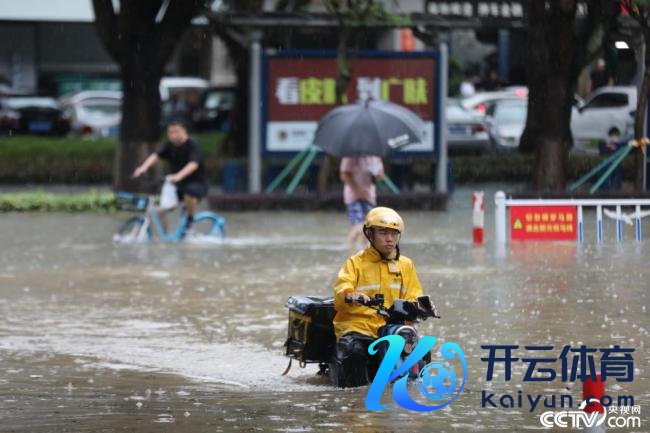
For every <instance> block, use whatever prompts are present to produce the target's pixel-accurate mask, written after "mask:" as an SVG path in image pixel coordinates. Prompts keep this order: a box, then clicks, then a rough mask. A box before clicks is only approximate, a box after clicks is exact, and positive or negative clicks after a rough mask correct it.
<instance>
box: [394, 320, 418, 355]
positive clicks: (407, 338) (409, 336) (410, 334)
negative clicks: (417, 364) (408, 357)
mask: <svg viewBox="0 0 650 433" xmlns="http://www.w3.org/2000/svg"><path fill="white" fill-rule="evenodd" d="M397 335H399V336H401V337H402V338H403V339H404V353H406V354H409V353H411V352H413V349H415V346H417V345H418V341H419V339H420V337H418V334H417V332H415V329H414V328H413V327H411V326H402V327H401V328H399V329H398V330H397Z"/></svg>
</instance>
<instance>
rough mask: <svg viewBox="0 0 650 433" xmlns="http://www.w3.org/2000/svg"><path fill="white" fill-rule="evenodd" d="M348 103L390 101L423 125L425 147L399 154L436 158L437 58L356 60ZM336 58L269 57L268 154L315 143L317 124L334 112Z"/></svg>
mask: <svg viewBox="0 0 650 433" xmlns="http://www.w3.org/2000/svg"><path fill="white" fill-rule="evenodd" d="M349 62H350V66H351V70H352V76H351V78H350V80H349V82H348V86H347V89H346V92H345V97H344V103H352V102H355V101H357V100H358V99H361V98H364V97H371V98H374V99H384V100H390V101H391V102H395V103H397V104H400V105H403V106H405V107H407V108H409V109H410V110H412V111H414V112H415V113H417V114H418V115H419V116H420V117H421V118H422V119H423V120H424V121H425V131H424V134H425V139H424V140H423V141H424V142H423V143H417V144H412V145H409V146H406V147H404V148H403V150H400V152H413V151H418V152H432V151H433V141H434V130H435V122H436V121H437V118H438V116H437V110H439V107H438V105H439V104H438V103H437V102H438V95H437V87H436V85H437V81H436V80H437V79H438V78H437V68H438V63H437V60H436V58H435V57H434V55H433V54H431V55H430V56H428V57H423V56H421V55H418V56H413V57H404V54H402V55H400V56H396V57H357V58H350V60H349ZM336 71H337V68H336V58H335V57H334V56H332V57H295V56H291V57H287V56H283V55H277V56H268V57H267V61H266V83H264V84H265V88H266V92H267V96H266V101H265V102H266V113H265V115H266V136H265V137H264V138H265V150H266V151H268V152H296V151H300V150H303V149H304V148H306V147H307V146H309V145H310V144H311V143H312V139H313V136H314V132H315V131H316V127H317V125H318V121H319V120H320V119H321V118H322V117H323V116H324V115H325V114H326V113H327V112H328V111H330V110H331V109H333V108H334V107H336Z"/></svg>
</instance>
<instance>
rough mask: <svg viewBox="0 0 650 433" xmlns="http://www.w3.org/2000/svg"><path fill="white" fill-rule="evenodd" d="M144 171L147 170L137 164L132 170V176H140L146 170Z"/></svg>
mask: <svg viewBox="0 0 650 433" xmlns="http://www.w3.org/2000/svg"><path fill="white" fill-rule="evenodd" d="M146 171H147V170H145V169H144V168H143V167H142V166H141V165H139V166H137V167H136V168H135V170H133V177H134V178H135V177H140V176H142V174H143V173H144V172H146Z"/></svg>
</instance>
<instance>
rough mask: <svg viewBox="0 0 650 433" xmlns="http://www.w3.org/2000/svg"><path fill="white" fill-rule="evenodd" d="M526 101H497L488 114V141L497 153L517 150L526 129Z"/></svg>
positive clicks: (521, 99)
mask: <svg viewBox="0 0 650 433" xmlns="http://www.w3.org/2000/svg"><path fill="white" fill-rule="evenodd" d="M527 114H528V100H527V99H523V98H511V99H502V100H500V101H497V102H496V103H495V104H494V105H493V106H492V108H491V110H490V111H489V112H488V115H487V123H488V131H489V134H490V139H491V140H492V142H493V143H494V146H495V149H496V150H497V151H500V150H501V151H502V150H517V148H518V147H519V140H520V139H521V134H523V132H524V128H525V127H526V116H527Z"/></svg>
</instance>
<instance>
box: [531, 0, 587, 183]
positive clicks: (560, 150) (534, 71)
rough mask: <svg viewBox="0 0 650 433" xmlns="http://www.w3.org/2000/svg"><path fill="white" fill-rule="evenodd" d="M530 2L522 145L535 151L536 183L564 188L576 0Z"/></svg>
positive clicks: (532, 151)
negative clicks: (549, 3) (525, 108)
mask: <svg viewBox="0 0 650 433" xmlns="http://www.w3.org/2000/svg"><path fill="white" fill-rule="evenodd" d="M544 3H545V2H541V1H540V2H536V1H534V2H530V14H529V25H528V83H529V94H528V116H527V118H526V128H525V129H524V133H523V134H522V137H521V143H520V150H521V151H522V152H524V153H534V154H535V167H534V170H533V178H532V179H531V186H532V188H533V189H534V190H536V191H563V190H564V189H565V186H566V172H567V163H568V150H569V147H570V143H571V131H570V119H571V103H572V96H573V92H574V88H575V81H576V79H577V75H576V74H575V73H573V71H572V66H573V59H574V40H573V26H574V19H575V13H576V5H575V2H564V3H563V4H562V5H561V6H559V5H553V6H551V7H550V8H549V9H548V10H546V8H545V5H544Z"/></svg>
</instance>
